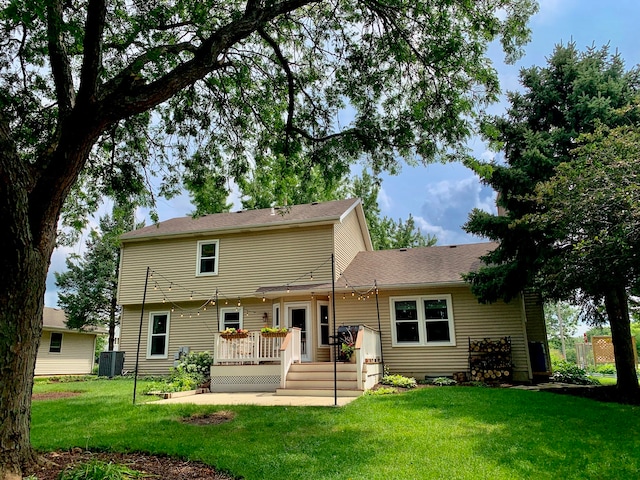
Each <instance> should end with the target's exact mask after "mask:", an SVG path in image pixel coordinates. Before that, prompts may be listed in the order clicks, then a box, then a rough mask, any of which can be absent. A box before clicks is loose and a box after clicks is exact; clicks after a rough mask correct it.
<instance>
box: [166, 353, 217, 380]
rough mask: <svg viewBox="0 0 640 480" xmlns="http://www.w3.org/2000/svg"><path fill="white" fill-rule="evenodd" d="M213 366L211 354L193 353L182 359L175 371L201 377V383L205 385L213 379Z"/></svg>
mask: <svg viewBox="0 0 640 480" xmlns="http://www.w3.org/2000/svg"><path fill="white" fill-rule="evenodd" d="M211 365H213V356H212V355H211V354H210V353H209V352H207V351H205V352H193V353H189V354H188V355H185V356H184V357H182V359H180V361H179V363H178V365H177V366H176V368H175V370H176V372H179V373H188V374H194V375H199V376H200V377H201V378H202V382H201V383H204V382H206V381H208V380H209V378H210V377H211Z"/></svg>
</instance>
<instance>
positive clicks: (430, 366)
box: [336, 286, 530, 381]
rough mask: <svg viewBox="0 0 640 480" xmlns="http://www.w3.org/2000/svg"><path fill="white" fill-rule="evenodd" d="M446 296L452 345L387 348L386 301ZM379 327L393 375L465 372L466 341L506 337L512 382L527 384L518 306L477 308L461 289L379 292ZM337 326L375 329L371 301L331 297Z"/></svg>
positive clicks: (500, 304) (420, 376) (516, 303)
mask: <svg viewBox="0 0 640 480" xmlns="http://www.w3.org/2000/svg"><path fill="white" fill-rule="evenodd" d="M434 294H435V295H439V294H450V295H451V300H452V308H453V319H454V326H455V338H456V345H455V346H395V347H394V346H393V345H392V337H391V329H392V328H393V325H392V323H391V317H390V303H389V298H390V297H401V296H402V297H405V296H406V297H408V296H420V295H434ZM378 303H379V305H380V323H381V328H382V346H383V354H384V361H385V364H386V365H388V367H389V370H390V371H391V372H393V373H401V374H404V375H409V376H413V377H416V378H418V379H423V378H424V377H425V376H438V375H451V374H452V373H454V372H461V371H465V372H466V371H468V370H469V366H468V359H469V351H468V346H469V337H471V338H499V337H504V336H510V337H511V341H512V350H513V351H512V354H513V363H514V378H517V379H519V380H525V381H526V380H529V379H530V374H529V371H530V368H529V357H528V349H527V344H526V335H525V331H524V325H523V315H522V308H521V302H520V301H519V300H514V301H512V302H510V303H504V302H497V303H494V304H491V305H482V304H480V303H478V301H477V300H476V298H475V297H474V296H473V294H472V293H471V291H470V290H469V288H468V287H466V286H460V287H447V288H423V289H414V290H395V291H385V290H384V289H381V290H380V296H379V299H378ZM336 321H337V325H357V324H361V323H362V324H366V325H369V326H370V327H372V328H374V329H376V330H377V327H378V320H377V313H376V301H375V296H371V298H369V299H368V300H364V301H363V300H357V297H351V296H350V295H349V294H347V295H346V299H344V300H343V298H342V295H337V296H336Z"/></svg>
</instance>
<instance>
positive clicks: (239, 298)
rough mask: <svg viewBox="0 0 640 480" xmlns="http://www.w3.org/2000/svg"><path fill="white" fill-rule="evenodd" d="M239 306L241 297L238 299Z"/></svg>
mask: <svg viewBox="0 0 640 480" xmlns="http://www.w3.org/2000/svg"><path fill="white" fill-rule="evenodd" d="M238 306H240V297H238Z"/></svg>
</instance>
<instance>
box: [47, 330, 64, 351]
mask: <svg viewBox="0 0 640 480" xmlns="http://www.w3.org/2000/svg"><path fill="white" fill-rule="evenodd" d="M61 351H62V334H61V333H60V332H51V338H50V339H49V353H60V352H61Z"/></svg>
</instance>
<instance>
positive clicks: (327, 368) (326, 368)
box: [289, 362, 356, 372]
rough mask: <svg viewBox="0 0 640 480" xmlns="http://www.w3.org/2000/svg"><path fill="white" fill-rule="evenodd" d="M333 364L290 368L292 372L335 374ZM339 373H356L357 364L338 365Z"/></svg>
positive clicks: (313, 364) (295, 364) (300, 364)
mask: <svg viewBox="0 0 640 480" xmlns="http://www.w3.org/2000/svg"><path fill="white" fill-rule="evenodd" d="M333 370H334V369H333V363H330V362H322V363H294V364H292V365H291V366H290V367H289V371H290V372H333ZM336 370H337V371H338V372H356V364H355V363H338V364H336Z"/></svg>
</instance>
